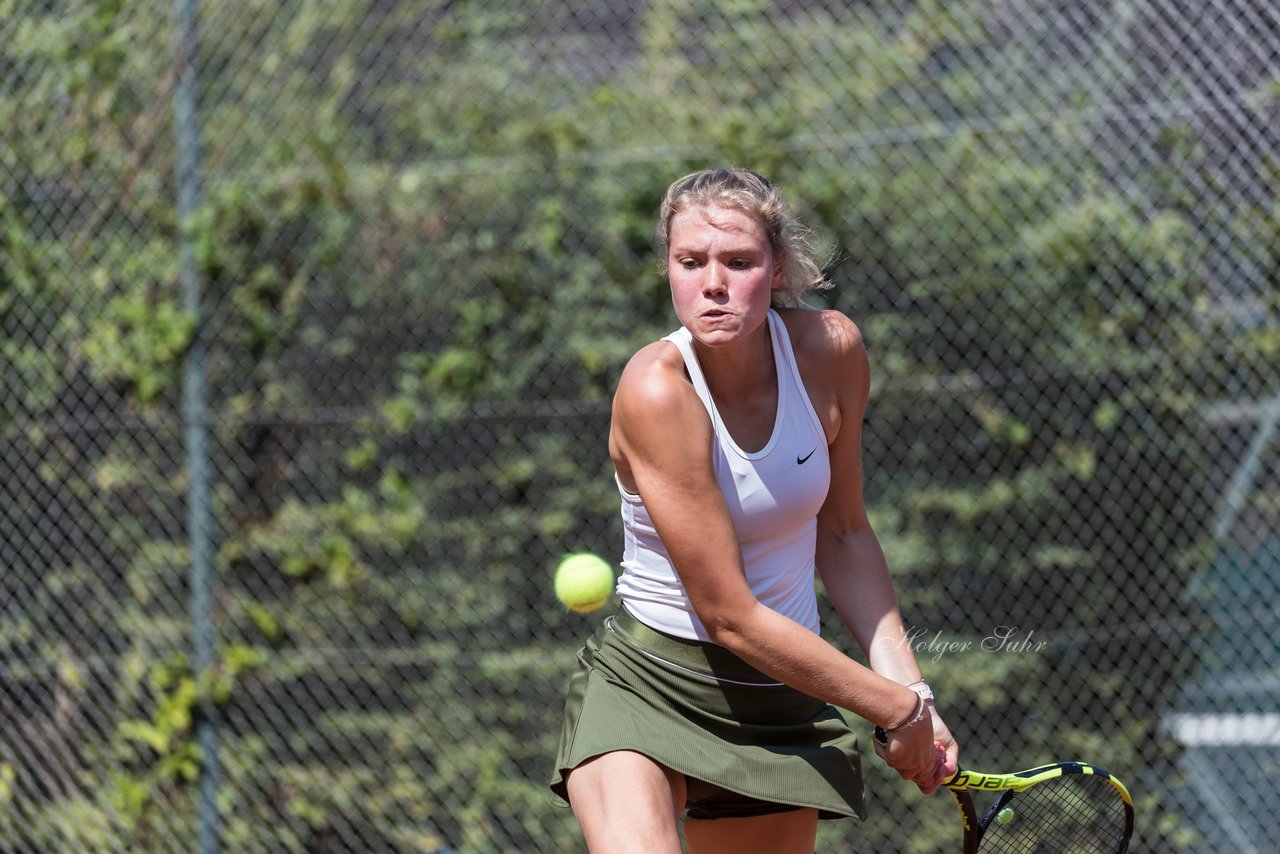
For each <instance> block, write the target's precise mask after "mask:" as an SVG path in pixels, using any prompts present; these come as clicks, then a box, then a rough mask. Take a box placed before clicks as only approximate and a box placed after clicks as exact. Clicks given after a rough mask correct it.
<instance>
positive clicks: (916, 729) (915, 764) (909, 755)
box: [875, 701, 960, 795]
mask: <svg viewBox="0 0 1280 854" xmlns="http://www.w3.org/2000/svg"><path fill="white" fill-rule="evenodd" d="M875 751H876V755H877V756H879V757H880V758H881V759H883V760H884V761H885V764H887V765H888V766H889V767H890V768H892V769H894V770H895V771H897V772H898V774H899V776H901V777H902V779H904V780H910V781H911V782H913V783H915V784H916V786H918V787H919V789H920V791H921V792H923V793H924V794H926V795H927V794H930V793H931V792H933V791H934V790H936V789H937V788H938V787H939V786H940V785H942V784H943V783H944V782H945V781H947V780H949V779H951V778H952V777H953V776H955V773H956V769H957V768H958V767H959V759H960V748H959V746H958V745H957V744H956V740H955V738H953V737H952V735H951V730H949V729H948V728H947V725H946V723H944V722H943V720H942V717H941V716H940V715H939V714H938V711H937V709H935V708H934V705H933V703H932V701H930V702H928V703H926V711H925V714H923V715H921V717H920V719H919V720H918V721H915V722H913V723H910V724H908V725H907V726H904V727H902V728H900V729H896V730H894V731H893V732H888V733H885V740H884V741H880V739H879V732H878V733H877V738H876V739H875Z"/></svg>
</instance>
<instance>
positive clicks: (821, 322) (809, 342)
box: [774, 308, 864, 359]
mask: <svg viewBox="0 0 1280 854" xmlns="http://www.w3.org/2000/svg"><path fill="white" fill-rule="evenodd" d="M774 310H775V311H777V312H778V315H779V316H780V317H781V318H782V322H783V323H785V324H786V327H787V335H788V336H789V337H790V338H791V346H792V348H793V349H794V350H795V351H796V356H797V357H798V358H801V359H813V358H821V359H832V358H835V359H839V358H841V357H848V356H853V355H859V354H861V353H862V351H863V347H864V345H863V342H862V331H861V330H860V329H858V326H857V324H856V323H854V322H853V320H852V319H851V318H850V317H849V316H848V315H846V314H845V313H844V312H841V311H836V310H835V309H829V308H828V309H816V308H778V309H774Z"/></svg>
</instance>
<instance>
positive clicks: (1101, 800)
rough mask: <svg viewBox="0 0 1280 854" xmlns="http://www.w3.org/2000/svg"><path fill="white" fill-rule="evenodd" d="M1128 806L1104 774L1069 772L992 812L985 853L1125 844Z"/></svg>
mask: <svg viewBox="0 0 1280 854" xmlns="http://www.w3.org/2000/svg"><path fill="white" fill-rule="evenodd" d="M1126 812H1127V810H1126V807H1125V804H1124V801H1123V800H1121V798H1120V794H1119V792H1117V791H1116V790H1115V788H1114V787H1113V786H1112V785H1111V784H1110V783H1108V782H1107V781H1106V779H1105V778H1103V777H1096V776H1092V775H1084V774H1066V775H1064V776H1062V777H1057V778H1055V779H1052V780H1047V781H1045V782H1043V783H1039V784H1037V785H1035V786H1032V787H1031V788H1029V789H1027V790H1025V791H1023V792H1020V793H1018V794H1015V795H1013V796H1012V797H1010V798H1009V799H1008V800H1007V802H1005V803H1004V804H1002V806H1001V809H999V810H997V811H996V812H995V814H993V815H991V816H989V817H988V818H987V825H986V832H985V833H984V835H983V837H982V845H981V846H980V847H979V849H978V850H979V851H980V852H983V854H987V852H990V854H1014V852H1016V854H1094V852H1099V854H1102V852H1108V854H1114V852H1118V851H1122V850H1124V842H1125V838H1126V833H1125V825H1126V822H1127V817H1126Z"/></svg>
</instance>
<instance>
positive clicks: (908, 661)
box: [811, 312, 959, 793]
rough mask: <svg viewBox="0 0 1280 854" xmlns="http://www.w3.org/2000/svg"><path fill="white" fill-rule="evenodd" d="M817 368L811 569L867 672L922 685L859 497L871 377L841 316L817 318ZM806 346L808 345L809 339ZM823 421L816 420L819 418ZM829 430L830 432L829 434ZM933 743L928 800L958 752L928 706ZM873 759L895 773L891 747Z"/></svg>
mask: <svg viewBox="0 0 1280 854" xmlns="http://www.w3.org/2000/svg"><path fill="white" fill-rule="evenodd" d="M821 326H822V330H823V335H822V336H821V342H822V347H821V349H822V350H823V351H825V352H824V354H823V356H822V358H821V363H822V364H824V366H825V369H824V370H823V371H822V375H823V379H824V381H825V382H828V383H831V385H830V386H827V387H826V388H825V389H824V390H823V391H824V392H825V394H820V395H818V397H819V399H820V400H822V401H823V402H824V403H825V405H826V412H825V417H824V418H823V420H824V422H825V423H826V424H828V425H831V426H833V427H834V434H835V435H834V436H831V434H830V433H828V436H829V444H828V448H829V452H830V455H831V487H830V489H829V491H828V493H827V498H826V501H825V503H824V504H823V506H822V509H821V511H819V513H818V542H817V554H816V565H817V570H818V574H819V576H820V577H821V578H822V583H823V586H824V587H825V588H826V592H827V597H828V598H829V599H830V600H831V602H832V604H833V605H834V606H835V609H836V613H837V614H839V615H840V619H841V620H842V621H843V622H844V624H845V625H846V626H847V627H848V628H849V631H850V633H851V634H852V635H853V637H854V640H855V641H857V643H858V646H859V647H861V648H862V651H863V652H864V653H865V654H866V656H867V661H868V663H869V664H870V666H871V669H872V670H874V671H875V672H877V673H879V674H881V675H882V676H885V677H887V678H889V679H892V680H894V681H895V682H899V683H901V684H903V685H910V684H912V683H914V682H918V681H920V680H921V678H922V676H921V672H920V666H919V664H918V663H917V661H916V657H915V653H914V651H913V650H912V648H911V643H910V638H909V637H908V635H907V632H906V629H905V627H904V626H903V622H902V616H901V614H900V612H899V609H898V599H897V595H896V594H895V592H894V587H893V580H892V579H891V577H890V575H889V567H888V564H887V562H886V561H885V557H884V552H883V551H882V550H881V548H880V542H879V540H878V539H877V538H876V534H875V531H874V530H872V528H871V523H870V521H869V520H868V518H867V511H866V505H865V502H864V499H863V492H862V420H863V416H864V414H865V413H866V409H867V400H868V397H869V395H870V389H871V371H870V365H869V364H868V361H867V353H866V348H865V347H864V345H863V343H862V336H861V334H860V333H859V331H858V328H857V327H856V326H855V325H854V324H853V323H852V321H850V320H849V319H848V318H847V317H845V316H844V315H841V314H839V313H836V312H824V313H823V318H822V324H821ZM811 340H812V339H811ZM823 415H824V413H820V417H822V416H823ZM829 429H830V428H829ZM929 707H930V713H931V715H932V717H933V725H934V738H935V742H936V743H937V744H938V745H939V746H940V747H941V748H942V749H943V752H944V753H945V757H944V758H942V759H941V761H940V762H939V765H938V768H937V769H936V770H935V772H934V776H933V778H931V779H919V778H916V779H914V782H915V783H916V784H917V785H918V786H919V787H920V789H921V791H923V792H926V793H928V792H931V791H933V790H934V789H935V788H937V787H938V785H939V784H940V783H941V782H942V781H943V780H945V779H947V778H948V777H950V776H951V775H952V774H954V773H955V769H956V766H957V762H958V759H959V748H958V747H957V745H956V742H955V739H954V738H953V737H952V736H951V732H950V731H949V730H948V729H947V726H946V724H945V723H943V721H942V718H941V717H940V716H939V715H938V713H937V711H936V709H934V708H933V704H932V703H930V704H929ZM876 751H877V753H879V754H880V755H881V757H882V758H884V759H885V761H886V762H888V763H889V764H890V765H891V766H892V765H894V753H893V750H892V740H891V742H890V745H889V746H888V747H885V746H882V745H879V744H877V745H876Z"/></svg>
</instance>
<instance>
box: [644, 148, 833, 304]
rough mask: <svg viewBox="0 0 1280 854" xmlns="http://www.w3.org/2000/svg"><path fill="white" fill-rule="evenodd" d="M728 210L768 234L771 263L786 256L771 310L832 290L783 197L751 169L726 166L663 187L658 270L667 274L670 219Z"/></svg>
mask: <svg viewBox="0 0 1280 854" xmlns="http://www.w3.org/2000/svg"><path fill="white" fill-rule="evenodd" d="M715 206H722V207H730V208H734V209H736V210H740V211H742V212H743V213H745V214H746V215H747V216H752V217H755V218H756V219H758V220H759V221H760V223H761V224H762V225H763V226H764V230H765V233H766V234H768V235H769V243H770V245H771V246H772V248H773V255H774V257H775V258H777V257H780V256H782V255H783V253H785V257H786V261H785V262H784V267H783V275H782V285H781V286H780V287H779V289H778V290H776V291H774V292H773V297H772V299H771V300H770V302H771V304H772V305H773V307H774V308H792V307H796V306H803V305H804V304H805V302H804V299H803V296H804V293H805V291H809V290H821V289H824V288H829V287H831V282H829V281H828V280H827V277H826V275H825V274H824V273H823V272H822V267H823V263H826V262H825V261H824V262H821V263H820V262H819V261H818V259H817V257H816V254H817V253H816V250H815V249H814V246H813V243H812V241H811V239H810V232H809V229H808V228H806V227H805V226H804V225H803V224H802V223H801V222H800V221H799V220H797V219H796V218H795V217H793V216H792V215H791V212H790V208H789V206H788V205H787V201H786V199H785V198H783V195H782V193H781V192H780V191H779V190H778V189H777V188H776V187H774V186H773V184H771V183H769V181H768V179H766V178H765V177H764V176H763V175H760V174H759V173H758V172H753V171H752V170H750V169H743V168H741V167H737V166H725V167H721V168H719V169H704V170H702V171H701V172H693V173H690V174H688V175H685V176H684V177H683V178H680V179H679V180H677V181H675V182H674V183H672V184H671V186H670V187H668V188H667V194H666V196H665V197H663V199H662V206H661V207H660V208H659V211H658V232H657V237H658V250H659V255H660V257H661V266H662V271H663V272H664V273H665V272H667V250H668V248H669V243H670V239H671V220H673V219H674V218H675V217H676V216H677V215H678V214H682V213H684V212H685V211H688V210H692V209H695V208H708V207H715Z"/></svg>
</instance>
